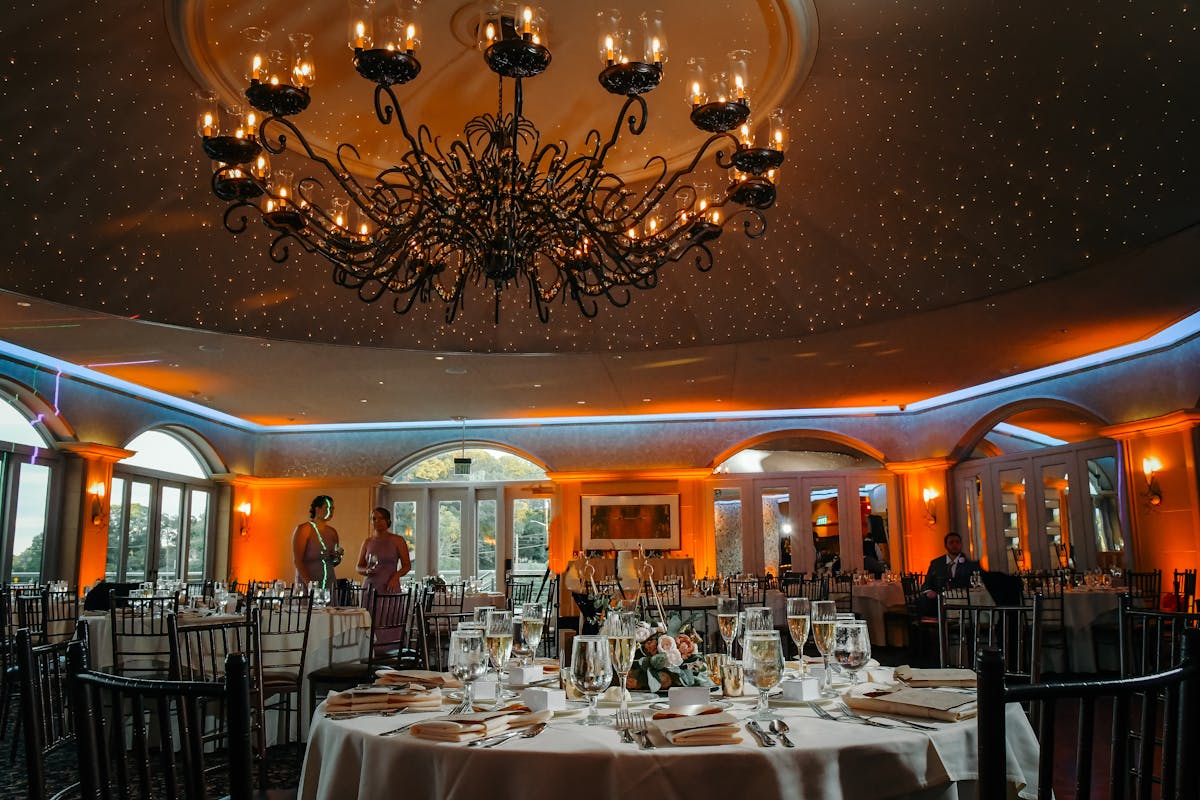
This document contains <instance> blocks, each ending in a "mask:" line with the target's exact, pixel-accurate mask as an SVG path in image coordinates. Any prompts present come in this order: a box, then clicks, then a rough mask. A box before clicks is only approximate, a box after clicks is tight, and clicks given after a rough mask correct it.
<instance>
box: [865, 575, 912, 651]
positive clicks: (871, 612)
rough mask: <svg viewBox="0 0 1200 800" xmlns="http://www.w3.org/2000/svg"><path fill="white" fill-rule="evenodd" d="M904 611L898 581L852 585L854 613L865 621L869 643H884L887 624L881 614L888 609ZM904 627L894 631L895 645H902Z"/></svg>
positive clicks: (886, 642) (902, 591)
mask: <svg viewBox="0 0 1200 800" xmlns="http://www.w3.org/2000/svg"><path fill="white" fill-rule="evenodd" d="M893 609H894V610H898V611H900V612H903V611H904V587H903V586H901V585H900V584H899V583H884V582H883V581H874V582H872V583H860V584H859V585H857V586H855V587H854V613H855V614H858V615H859V616H860V617H862V618H863V619H865V620H866V621H867V630H868V631H869V632H870V635H871V644H877V645H886V644H889V642H888V640H887V626H886V625H885V624H884V621H883V615H884V614H885V613H886V612H887V611H889V610H893ZM904 636H905V629H904V627H901V629H900V630H898V631H897V632H896V637H897V640H896V642H895V646H897V647H903V646H904Z"/></svg>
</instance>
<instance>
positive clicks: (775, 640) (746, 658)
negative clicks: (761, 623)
mask: <svg viewBox="0 0 1200 800" xmlns="http://www.w3.org/2000/svg"><path fill="white" fill-rule="evenodd" d="M742 668H743V669H744V670H745V672H746V680H748V681H750V683H751V684H752V685H753V686H754V688H756V689H758V705H756V706H755V707H754V714H753V715H751V717H750V719H756V720H772V719H776V716H775V715H774V714H772V713H771V706H770V703H768V702H767V692H769V691H771V690H772V689H774V688H775V687H776V686H778V685H779V682H780V681H781V680H783V642H781V641H780V639H779V631H776V630H769V631H746V633H745V634H744V637H743V640H742Z"/></svg>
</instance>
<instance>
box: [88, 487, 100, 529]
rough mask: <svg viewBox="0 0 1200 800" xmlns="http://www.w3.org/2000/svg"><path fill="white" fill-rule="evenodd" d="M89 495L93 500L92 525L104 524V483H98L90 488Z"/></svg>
mask: <svg viewBox="0 0 1200 800" xmlns="http://www.w3.org/2000/svg"><path fill="white" fill-rule="evenodd" d="M87 493H88V494H89V495H90V496H91V498H92V524H93V525H96V526H100V525H103V524H104V481H96V482H95V483H93V484H92V485H91V486H89V487H88V490H87Z"/></svg>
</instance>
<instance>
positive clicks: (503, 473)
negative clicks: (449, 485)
mask: <svg viewBox="0 0 1200 800" xmlns="http://www.w3.org/2000/svg"><path fill="white" fill-rule="evenodd" d="M462 455H463V450H462V449H461V448H458V447H456V448H454V449H453V450H447V451H446V452H445V453H441V454H440V455H436V456H432V457H430V458H427V459H425V460H424V461H420V462H418V463H416V464H413V465H412V466H411V467H409V468H408V469H406V470H404V472H402V473H400V474H399V475H397V476H396V479H395V482H396V483H428V482H436V481H540V480H544V479H545V478H546V472H545V470H543V469H542V468H541V467H539V466H538V465H537V464H535V463H533V462H532V461H529V460H528V459H524V458H521V457H520V456H514V455H513V454H512V453H506V452H504V451H503V450H482V449H476V448H473V447H468V448H467V449H466V457H467V458H469V459H471V474H470V475H456V474H454V459H456V458H460V457H462Z"/></svg>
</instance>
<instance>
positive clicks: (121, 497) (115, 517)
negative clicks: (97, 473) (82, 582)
mask: <svg viewBox="0 0 1200 800" xmlns="http://www.w3.org/2000/svg"><path fill="white" fill-rule="evenodd" d="M124 529H125V479H124V478H113V479H112V490H111V491H110V492H109V493H108V553H107V554H106V555H105V558H104V579H105V580H108V581H118V580H120V579H121V553H122V552H124V550H125V544H124V535H125V530H124Z"/></svg>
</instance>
